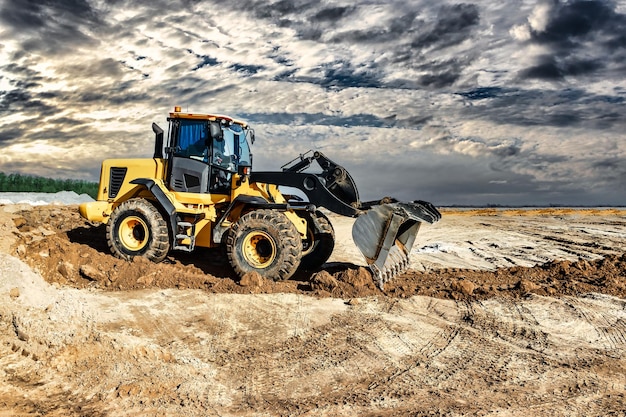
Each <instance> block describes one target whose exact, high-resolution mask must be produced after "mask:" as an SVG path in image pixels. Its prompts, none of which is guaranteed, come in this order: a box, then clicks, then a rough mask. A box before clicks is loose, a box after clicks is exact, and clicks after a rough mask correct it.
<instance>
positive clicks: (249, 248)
mask: <svg viewBox="0 0 626 417" xmlns="http://www.w3.org/2000/svg"><path fill="white" fill-rule="evenodd" d="M243 256H244V258H245V259H246V262H248V264H249V265H251V266H253V267H254V268H257V269H263V268H267V267H268V266H270V265H271V264H272V262H273V261H274V259H276V243H275V242H274V239H272V237H271V236H270V235H269V234H268V233H265V232H263V231H260V230H257V231H254V232H251V233H249V234H248V235H246V237H245V238H244V240H243Z"/></svg>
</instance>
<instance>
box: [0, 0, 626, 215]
mask: <svg viewBox="0 0 626 417" xmlns="http://www.w3.org/2000/svg"><path fill="white" fill-rule="evenodd" d="M625 48H626V2H624V1H611V0H606V1H604V0H570V1H564V0H551V1H544V0H537V1H536V2H525V3H522V4H518V3H516V4H507V3H494V2H489V1H487V0H481V1H473V2H461V1H437V2H435V1H432V0H409V1H405V0H367V1H356V2H354V1H350V2H349V1H333V2H328V1H322V2H319V1H311V0H278V1H269V2H267V1H261V0H243V1H238V2H229V1H226V0H208V1H202V0H178V1H164V0H157V1H147V0H115V1H103V0H62V1H55V2H52V1H30V0H29V1H19V2H18V1H17V0H0V112H1V114H2V116H3V117H2V119H0V144H1V146H2V147H3V152H2V155H0V171H5V172H23V173H28V174H40V175H46V176H53V177H60V178H82V179H89V180H97V179H98V175H99V169H100V162H101V160H102V159H103V158H108V157H120V156H123V157H149V156H150V155H151V149H152V146H153V145H152V141H153V135H152V132H151V130H150V124H151V123H152V122H153V121H155V122H157V123H159V124H161V125H162V126H165V125H166V123H167V122H166V120H165V119H166V116H167V113H168V112H169V111H171V109H172V108H173V106H175V105H180V106H183V109H184V110H186V111H193V112H215V113H225V114H231V115H233V116H236V117H240V118H244V119H246V120H248V121H250V122H251V123H252V124H253V125H254V127H255V129H256V132H257V142H256V144H255V146H254V148H253V151H254V153H255V168H257V169H262V170H266V169H278V168H279V167H280V165H282V164H283V163H284V162H287V161H288V160H290V159H292V158H293V157H295V156H297V155H298V154H299V153H302V152H305V151H306V150H308V149H312V148H315V149H320V150H322V151H323V152H325V153H326V154H327V155H328V156H329V157H331V158H332V159H335V160H336V161H337V162H339V163H342V164H343V165H345V166H346V167H347V168H348V169H349V171H350V172H351V173H352V174H353V177H354V178H355V180H356V181H357V183H358V184H359V185H361V187H360V188H361V190H360V192H361V196H362V197H363V198H365V199H373V198H377V197H380V196H382V195H394V196H395V197H398V198H401V199H416V198H423V199H428V200H431V201H433V202H434V203H435V204H493V203H497V204H585V205H594V204H620V205H624V204H626V195H624V193H623V192H621V193H620V192H615V191H616V190H622V191H623V190H624V184H625V183H626V182H625V175H626V174H625V172H626V168H624V160H625V157H626V149H625V145H623V132H624V131H625V130H626V123H625V120H626V116H625V115H626V111H625V110H626V109H625V107H626V104H625V100H626V81H625V80H626V78H625V77H624V74H625V71H626V64H625V63H626V50H625ZM398 178H402V180H401V181H399V180H398Z"/></svg>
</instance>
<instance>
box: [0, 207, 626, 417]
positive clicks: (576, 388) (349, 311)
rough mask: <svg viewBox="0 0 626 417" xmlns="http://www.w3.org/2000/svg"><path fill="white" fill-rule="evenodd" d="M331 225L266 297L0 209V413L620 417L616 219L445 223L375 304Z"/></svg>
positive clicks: (427, 236) (622, 342)
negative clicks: (319, 250) (305, 263)
mask: <svg viewBox="0 0 626 417" xmlns="http://www.w3.org/2000/svg"><path fill="white" fill-rule="evenodd" d="M333 222H334V223H335V222H336V223H335V224H336V230H337V231H338V239H337V247H336V248H335V252H334V254H333V257H332V258H331V261H332V262H331V263H329V264H327V265H326V268H325V270H324V271H318V272H314V273H305V272H299V273H298V274H297V275H296V277H294V279H292V280H289V281H286V282H280V283H275V282H269V281H267V280H264V279H263V278H261V277H259V276H255V275H248V276H246V277H244V278H243V279H241V280H238V279H236V278H235V277H234V275H233V273H232V272H231V270H230V268H229V267H228V265H227V264H226V263H225V261H224V258H223V257H222V256H221V254H220V252H219V251H210V250H204V251H203V250H199V251H197V252H195V253H194V254H183V253H176V254H173V255H171V256H169V257H168V258H167V260H166V262H164V263H161V264H153V263H150V262H147V261H145V260H141V259H138V260H135V261H133V262H125V261H120V260H118V259H115V258H114V257H112V256H111V255H110V254H109V251H108V248H107V246H106V242H105V239H104V229H103V227H102V226H99V225H94V224H90V223H88V222H85V221H84V220H82V219H81V218H80V217H79V216H78V213H77V210H76V207H61V206H43V207H30V206H5V207H0V416H468V415H471V416H474V415H476V416H478V415H480V416H528V415H536V416H625V415H626V413H625V410H626V395H625V393H626V360H625V359H624V357H625V355H624V354H625V353H626V301H625V297H624V291H625V288H624V283H625V282H626V257H625V256H624V255H623V254H624V252H626V239H625V237H626V212H624V211H622V210H615V211H613V210H573V211H565V210H554V209H549V210H545V211H537V210H534V211H533V210H518V211H511V210H506V211H502V210H486V211H475V210H474V211H467V210H466V211H446V212H445V213H444V220H443V221H442V222H441V223H439V224H438V225H435V226H425V227H424V229H423V230H422V231H420V236H419V240H420V242H421V245H423V246H422V247H421V248H416V249H415V250H416V253H415V254H414V257H415V258H416V262H417V263H416V264H415V265H416V266H415V268H414V270H412V271H410V272H409V273H407V274H404V275H402V276H400V277H398V278H397V279H396V280H394V281H393V282H391V283H388V284H387V286H386V287H385V290H384V291H381V290H379V289H378V288H377V287H376V286H375V285H374V284H373V283H372V281H371V277H370V275H369V273H368V272H367V270H366V269H365V268H363V267H362V260H360V259H356V257H354V256H353V248H350V247H347V246H345V245H346V243H345V242H346V240H345V239H346V233H345V230H346V229H347V228H348V226H349V224H343V223H342V220H341V219H333ZM344 226H345V227H344ZM348 239H349V238H348ZM18 257H19V259H18ZM20 259H21V260H20ZM540 261H544V262H540ZM534 264H537V265H535V266H532V265H534ZM459 265H467V266H474V267H472V268H469V267H458V266H459ZM476 265H480V266H481V267H475V266H476ZM418 270H419V271H418ZM420 271H421V272H420ZM42 277H43V278H42ZM44 279H45V280H44Z"/></svg>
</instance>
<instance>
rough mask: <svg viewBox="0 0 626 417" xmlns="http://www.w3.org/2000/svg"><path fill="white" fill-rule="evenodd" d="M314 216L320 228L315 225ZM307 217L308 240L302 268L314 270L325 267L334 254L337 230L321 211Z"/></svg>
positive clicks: (303, 251)
mask: <svg viewBox="0 0 626 417" xmlns="http://www.w3.org/2000/svg"><path fill="white" fill-rule="evenodd" d="M312 216H315V219H316V221H317V223H318V226H319V227H316V226H315V224H314V223H313V219H312ZM307 217H308V218H307V238H306V239H305V241H304V243H303V249H302V260H301V261H300V268H302V269H304V270H314V269H318V268H319V267H321V266H322V265H324V264H325V263H326V261H327V260H328V258H330V255H332V254H333V249H335V230H334V229H333V225H332V224H331V223H330V220H328V217H326V216H325V215H324V213H322V212H321V211H319V210H318V211H316V212H315V213H314V214H311V215H309V216H307Z"/></svg>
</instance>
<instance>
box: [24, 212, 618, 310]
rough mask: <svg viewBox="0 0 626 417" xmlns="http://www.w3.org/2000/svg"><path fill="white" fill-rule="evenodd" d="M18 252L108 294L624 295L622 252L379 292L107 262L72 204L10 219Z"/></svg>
mask: <svg viewBox="0 0 626 417" xmlns="http://www.w3.org/2000/svg"><path fill="white" fill-rule="evenodd" d="M14 222H15V226H16V227H17V229H18V231H19V234H18V242H17V243H16V251H17V253H18V254H19V255H20V256H21V257H22V258H23V259H24V260H25V261H26V262H27V263H28V264H29V265H31V266H32V267H33V268H35V269H36V270H38V271H39V272H40V273H41V274H42V276H43V277H44V278H45V279H46V280H47V281H48V282H51V283H59V284H62V285H68V286H73V287H77V288H86V287H94V288H100V289H108V290H130V289H145V288H179V289H202V290H206V291H209V292H212V293H239V294H245V293H265V294H271V293H297V294H307V295H313V296H316V297H336V298H359V297H368V296H376V295H385V296H391V297H401V298H408V297H411V296H414V295H425V296H430V297H436V298H443V299H454V300H463V299H465V300H476V299H487V298H492V297H508V298H519V297H522V296H524V295H526V294H528V293H534V294H538V295H546V296H559V295H578V294H585V293H590V292H595V293H603V294H608V295H613V296H617V297H621V298H625V297H626V278H625V277H626V255H623V254H622V255H607V256H606V257H604V258H602V259H597V260H578V261H551V262H548V263H545V264H543V265H537V266H534V267H520V266H515V267H511V268H499V269H497V270H496V271H483V270H471V269H456V268H444V269H440V270H436V271H428V272H418V271H409V272H407V273H405V274H404V275H401V276H399V277H397V278H396V279H394V280H393V281H391V282H389V283H387V284H386V285H385V288H384V290H382V291H381V290H380V289H379V288H378V287H377V286H376V285H375V284H374V282H373V281H372V278H371V275H370V273H369V271H368V270H367V269H366V268H364V267H361V266H358V265H354V264H350V263H329V264H326V265H325V269H324V270H323V271H317V272H307V271H299V272H298V273H297V274H296V275H295V276H294V277H293V278H292V279H291V280H289V281H284V282H273V281H269V280H266V279H263V278H262V277H260V276H254V277H245V279H242V280H239V278H238V277H236V276H235V274H234V273H233V271H232V270H231V268H230V267H229V265H228V264H227V260H226V258H225V257H224V255H223V253H222V251H221V250H219V249H202V248H199V249H197V250H196V251H195V252H193V253H191V254H187V253H180V252H176V253H172V254H170V256H169V257H168V258H167V259H166V261H165V262H162V263H160V264H154V263H152V262H150V261H147V260H145V259H143V258H135V259H134V260H133V261H131V262H128V261H123V260H120V259H117V258H115V257H113V256H112V255H111V254H110V252H109V249H108V247H107V244H106V240H105V229H104V226H103V225H98V224H92V223H90V222H87V221H86V220H84V219H82V218H81V217H80V216H79V214H78V211H77V209H76V207H75V206H68V207H58V206H42V207H35V208H32V209H28V210H23V211H20V212H18V213H16V214H15V218H14Z"/></svg>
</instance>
